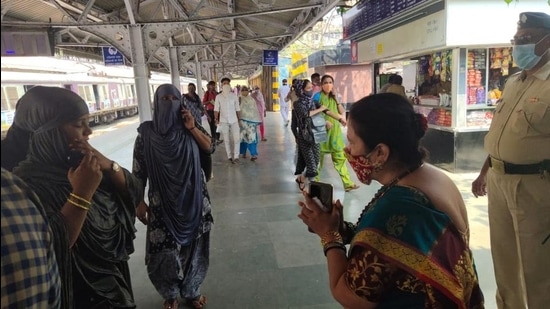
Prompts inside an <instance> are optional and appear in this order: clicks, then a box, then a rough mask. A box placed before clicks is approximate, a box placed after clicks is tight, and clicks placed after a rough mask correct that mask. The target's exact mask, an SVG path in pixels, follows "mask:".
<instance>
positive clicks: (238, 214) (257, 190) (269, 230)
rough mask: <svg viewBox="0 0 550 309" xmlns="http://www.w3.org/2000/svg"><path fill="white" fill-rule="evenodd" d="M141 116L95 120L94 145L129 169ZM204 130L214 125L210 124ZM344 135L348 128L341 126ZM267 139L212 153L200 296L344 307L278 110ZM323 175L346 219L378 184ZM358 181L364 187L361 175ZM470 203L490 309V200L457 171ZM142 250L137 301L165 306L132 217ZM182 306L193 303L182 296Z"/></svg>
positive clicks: (330, 172) (239, 304)
mask: <svg viewBox="0 0 550 309" xmlns="http://www.w3.org/2000/svg"><path fill="white" fill-rule="evenodd" d="M138 125H139V118H138V117H137V116H136V117H132V118H126V119H121V120H119V121H117V122H115V123H113V124H111V125H108V126H98V127H94V134H93V136H92V138H91V139H90V142H91V144H92V145H94V146H95V147H97V148H98V149H99V150H100V151H102V152H103V153H104V154H105V155H106V156H107V157H109V158H110V159H112V160H115V161H117V162H119V164H121V165H122V166H124V167H125V168H128V169H131V166H132V151H133V143H134V139H135V137H136V134H137V132H136V128H137V126H138ZM205 127H206V128H208V126H205ZM344 132H345V130H344ZM266 138H267V141H265V142H260V144H259V146H258V150H259V159H258V160H257V161H255V162H252V161H250V160H249V159H248V160H246V159H241V162H240V164H238V165H233V164H231V163H229V162H228V161H227V158H226V155H225V149H224V147H223V144H222V145H219V146H218V148H217V149H216V152H215V153H214V155H213V159H214V163H213V167H214V178H213V179H212V180H211V181H210V182H209V183H208V189H209V192H210V196H211V199H212V211H213V216H214V226H213V229H212V232H211V249H210V268H209V271H208V275H207V277H206V281H205V282H204V284H203V286H202V290H201V293H202V294H204V295H206V297H207V298H208V304H207V305H206V307H205V308H208V309H233V308H235V309H236V308H239V309H242V308H254V309H282V308H292V309H306V308H307V309H332V308H341V306H339V305H338V303H336V302H335V301H334V300H333V298H332V296H331V293H330V291H329V288H328V276H327V267H326V260H325V256H324V255H323V252H322V248H321V245H320V242H319V239H318V237H317V236H315V235H313V234H310V233H309V232H308V231H307V228H306V226H305V225H304V224H303V223H302V221H301V220H300V219H299V218H298V217H297V214H298V212H299V207H298V205H297V202H298V200H299V199H300V198H301V195H300V193H299V190H298V187H297V184H296V182H295V181H294V175H293V171H294V164H293V158H294V151H295V146H294V139H293V136H292V132H291V131H290V128H289V127H284V126H283V124H282V120H281V116H280V114H279V113H277V112H269V113H268V115H267V117H266ZM326 162H327V163H329V164H327V166H325V168H324V171H323V173H322V176H321V178H322V180H323V181H325V182H331V183H333V184H334V190H335V191H334V197H335V199H340V200H341V201H342V202H343V204H344V209H345V218H347V219H348V220H351V221H353V220H355V219H356V218H357V217H358V215H359V214H360V212H361V210H362V209H363V207H364V206H365V205H366V204H367V203H368V202H369V201H370V199H371V198H372V196H373V194H374V193H375V192H376V190H377V189H378V188H379V187H378V186H377V185H374V184H373V185H371V186H366V185H363V184H361V185H360V188H359V189H358V190H354V191H351V192H345V191H344V189H343V187H342V184H341V182H340V179H339V176H338V174H337V173H336V171H335V170H334V168H333V167H332V166H331V164H330V159H329V158H327V161H326ZM350 172H351V173H352V179H354V180H355V181H356V182H357V183H358V184H359V182H358V181H357V178H356V176H355V175H354V174H353V172H352V171H351V169H350ZM449 176H450V177H451V178H452V179H453V180H454V181H455V183H456V184H457V185H458V187H459V189H460V191H461V192H462V195H463V197H464V199H465V201H466V205H467V208H468V215H469V221H470V231H471V237H470V242H471V248H472V250H473V253H474V258H475V262H476V266H477V271H478V275H479V278H480V283H481V288H482V290H483V293H484V295H485V300H486V308H488V309H495V308H496V304H495V300H494V298H495V297H494V295H495V290H496V285H495V280H494V273H493V265H492V260H491V253H490V243H489V223H488V219H487V199H486V198H477V199H476V198H474V197H473V195H472V194H471V192H470V184H471V182H472V180H473V179H474V178H475V177H476V176H477V175H476V174H451V173H449ZM136 228H137V230H138V234H137V238H136V240H135V246H136V252H135V253H134V254H133V255H132V256H131V258H130V271H131V274H132V284H133V289H134V294H135V299H136V303H137V306H138V308H146V309H150V308H152V309H154V308H159V309H160V308H162V302H163V300H162V298H161V297H160V296H159V294H158V293H157V292H156V290H155V289H154V287H153V285H152V284H151V282H150V280H149V278H148V276H147V272H146V267H145V231H146V227H145V226H144V225H143V224H141V223H140V222H139V221H137V220H136ZM179 308H188V307H186V306H185V304H182V303H180V307H179Z"/></svg>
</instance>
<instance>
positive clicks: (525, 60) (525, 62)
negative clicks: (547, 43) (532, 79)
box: [512, 44, 542, 70]
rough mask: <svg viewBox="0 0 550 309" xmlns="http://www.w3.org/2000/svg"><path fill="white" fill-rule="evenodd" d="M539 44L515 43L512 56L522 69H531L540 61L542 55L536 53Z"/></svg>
mask: <svg viewBox="0 0 550 309" xmlns="http://www.w3.org/2000/svg"><path fill="white" fill-rule="evenodd" d="M536 45H537V44H524V45H514V48H513V50H512V56H513V57H514V62H515V63H516V64H517V65H518V67H519V68H520V69H523V70H530V69H532V68H533V67H535V65H537V63H539V61H540V59H541V58H542V56H537V55H536V54H535V46H536Z"/></svg>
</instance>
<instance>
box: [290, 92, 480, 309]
mask: <svg viewBox="0 0 550 309" xmlns="http://www.w3.org/2000/svg"><path fill="white" fill-rule="evenodd" d="M426 128H427V122H426V119H425V118H424V117H423V116H422V115H419V114H415V112H414V110H413V108H412V106H411V105H410V104H409V103H408V102H407V100H405V99H404V98H403V97H401V96H398V95H395V94H377V95H372V96H368V97H365V98H363V99H361V100H360V101H358V102H357V103H355V104H353V107H352V109H351V111H350V115H349V120H348V131H347V137H348V141H349V145H348V146H347V147H346V149H345V151H346V156H347V157H348V160H349V161H350V164H351V166H352V168H353V170H354V171H355V173H356V174H357V176H358V178H359V180H360V181H361V182H363V183H364V184H366V185H369V184H370V183H371V181H372V180H373V179H374V180H376V181H378V182H379V183H381V184H382V185H383V186H382V188H381V189H380V190H379V191H378V192H377V193H376V194H375V196H374V197H373V199H372V200H371V201H370V203H369V204H368V205H367V206H366V207H365V209H364V210H363V212H362V213H361V216H360V217H359V220H358V221H357V223H356V224H353V223H350V222H345V221H343V216H342V205H341V204H340V202H339V201H336V203H335V204H334V207H333V209H332V211H331V212H329V213H324V212H322V211H321V209H320V208H319V207H318V206H317V205H316V204H315V202H314V201H313V200H312V199H311V198H309V196H308V195H307V194H304V198H305V200H304V201H301V202H300V206H302V211H301V213H300V214H299V215H298V217H300V218H301V219H302V220H303V221H304V223H305V224H306V225H308V226H309V228H310V229H311V230H313V231H314V232H315V233H316V234H318V235H319V236H320V237H321V244H322V246H323V250H324V253H325V255H326V257H327V263H328V270H329V281H330V289H331V292H332V294H333V296H334V298H335V299H336V300H337V301H338V302H340V303H341V304H342V305H343V306H344V307H345V308H445V309H447V308H484V305H483V294H482V292H481V289H480V288H479V283H478V279H477V274H476V271H475V266H474V262H473V256H472V253H471V251H470V248H469V245H468V241H469V232H468V218H467V213H466V208H465V205H464V201H463V199H462V196H461V195H460V192H459V191H458V189H457V187H456V185H455V184H454V183H453V182H452V181H451V179H450V178H449V177H447V176H446V175H445V174H444V173H443V172H441V171H440V170H439V169H437V168H435V167H433V166H431V165H429V164H426V163H423V158H424V152H423V150H422V149H421V148H419V140H420V139H421V138H422V136H423V135H424V132H425V130H426ZM346 244H351V246H350V250H349V252H346V247H345V245H346ZM346 253H347V254H346Z"/></svg>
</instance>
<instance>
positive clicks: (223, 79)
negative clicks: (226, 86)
mask: <svg viewBox="0 0 550 309" xmlns="http://www.w3.org/2000/svg"><path fill="white" fill-rule="evenodd" d="M224 81H228V82H229V83H230V82H231V80H230V79H229V77H224V78H222V80H220V82H221V83H222V84H223V82H224Z"/></svg>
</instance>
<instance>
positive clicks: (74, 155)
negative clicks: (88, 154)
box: [67, 150, 84, 168]
mask: <svg viewBox="0 0 550 309" xmlns="http://www.w3.org/2000/svg"><path fill="white" fill-rule="evenodd" d="M82 158H84V154H83V153H82V152H80V151H78V150H71V151H69V154H68V155H67V162H68V163H69V165H70V166H71V167H72V168H77V167H78V166H79V165H80V162H81V161H82Z"/></svg>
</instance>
